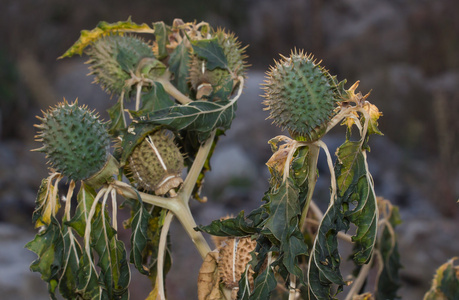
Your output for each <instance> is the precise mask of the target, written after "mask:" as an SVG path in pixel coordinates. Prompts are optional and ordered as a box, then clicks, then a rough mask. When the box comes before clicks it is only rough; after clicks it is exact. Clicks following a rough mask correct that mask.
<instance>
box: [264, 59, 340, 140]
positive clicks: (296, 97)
mask: <svg viewBox="0 0 459 300" xmlns="http://www.w3.org/2000/svg"><path fill="white" fill-rule="evenodd" d="M263 85H264V87H263V89H264V90H265V95H264V97H265V101H264V102H263V103H264V104H265V105H267V108H266V110H269V112H270V115H269V118H271V119H273V123H275V124H276V125H278V126H280V127H282V128H283V129H287V130H288V131H289V132H290V134H291V135H292V137H293V138H295V139H297V140H305V141H315V140H317V139H319V138H320V137H321V136H322V135H323V134H324V133H325V131H326V128H327V124H328V122H329V121H330V119H331V118H332V116H333V114H334V110H335V108H336V106H337V104H336V102H337V101H338V100H339V99H338V96H337V86H336V83H335V78H334V77H332V76H330V74H329V73H328V72H327V71H326V70H325V69H324V68H322V67H321V66H320V65H319V64H316V62H315V61H314V59H313V57H312V56H311V55H305V54H304V53H303V52H292V54H291V55H290V57H282V60H281V61H279V62H276V65H275V66H274V67H271V69H270V70H269V71H268V72H267V80H265V83H264V84H263Z"/></svg>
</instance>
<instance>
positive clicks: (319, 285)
mask: <svg viewBox="0 0 459 300" xmlns="http://www.w3.org/2000/svg"><path fill="white" fill-rule="evenodd" d="M308 272H309V277H308V281H309V288H310V291H311V292H312V294H311V297H310V298H311V299H319V300H322V299H327V300H328V299H336V298H335V297H334V296H333V295H332V292H331V282H330V280H328V279H327V278H326V277H324V276H322V275H321V271H320V270H319V268H318V267H317V265H316V263H315V262H314V261H313V260H311V261H310V262H309V270H308Z"/></svg>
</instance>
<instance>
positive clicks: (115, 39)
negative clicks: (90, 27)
mask: <svg viewBox="0 0 459 300" xmlns="http://www.w3.org/2000/svg"><path fill="white" fill-rule="evenodd" d="M86 54H87V55H88V56H89V60H88V62H87V63H88V64H91V67H90V70H91V73H90V74H91V75H94V76H95V79H94V81H95V82H96V83H98V84H100V85H101V87H102V88H103V89H104V90H106V91H107V92H108V93H110V94H117V95H120V94H121V93H122V92H123V91H129V86H127V85H126V81H127V80H129V79H131V76H132V73H133V72H134V71H135V70H136V68H137V65H138V63H139V62H140V61H141V60H142V59H143V58H146V57H149V58H153V57H154V54H153V49H152V47H151V46H150V45H148V44H147V43H145V42H144V41H143V40H142V39H141V38H139V37H137V36H134V35H116V34H115V35H108V36H104V37H101V38H100V39H97V40H96V41H95V42H93V43H92V44H91V47H89V48H88V50H86Z"/></svg>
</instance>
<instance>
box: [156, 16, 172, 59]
mask: <svg viewBox="0 0 459 300" xmlns="http://www.w3.org/2000/svg"><path fill="white" fill-rule="evenodd" d="M153 28H154V30H155V39H156V45H157V46H158V53H157V55H158V59H163V58H165V57H167V55H168V53H167V48H166V45H167V37H168V32H169V29H168V27H167V26H166V24H164V22H162V21H161V22H155V23H153Z"/></svg>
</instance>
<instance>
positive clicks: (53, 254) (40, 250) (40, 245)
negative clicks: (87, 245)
mask: <svg viewBox="0 0 459 300" xmlns="http://www.w3.org/2000/svg"><path fill="white" fill-rule="evenodd" d="M62 247H63V240H62V234H61V229H60V225H59V223H58V221H57V220H56V219H55V218H54V217H51V219H50V223H49V225H48V226H47V227H46V229H45V230H43V231H42V232H40V233H38V234H37V235H36V236H35V238H34V239H33V240H32V241H30V242H29V243H27V244H26V245H25V248H27V249H29V250H30V251H33V252H35V253H36V254H37V255H38V258H37V259H36V260H35V261H34V262H33V263H32V264H31V265H30V269H31V270H32V271H33V272H39V273H40V274H41V279H42V280H43V281H45V282H47V283H48V292H49V294H50V296H51V297H52V299H55V296H54V294H55V291H56V287H57V285H58V283H59V272H60V270H61V268H62V265H61V261H62V252H63V250H62Z"/></svg>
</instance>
